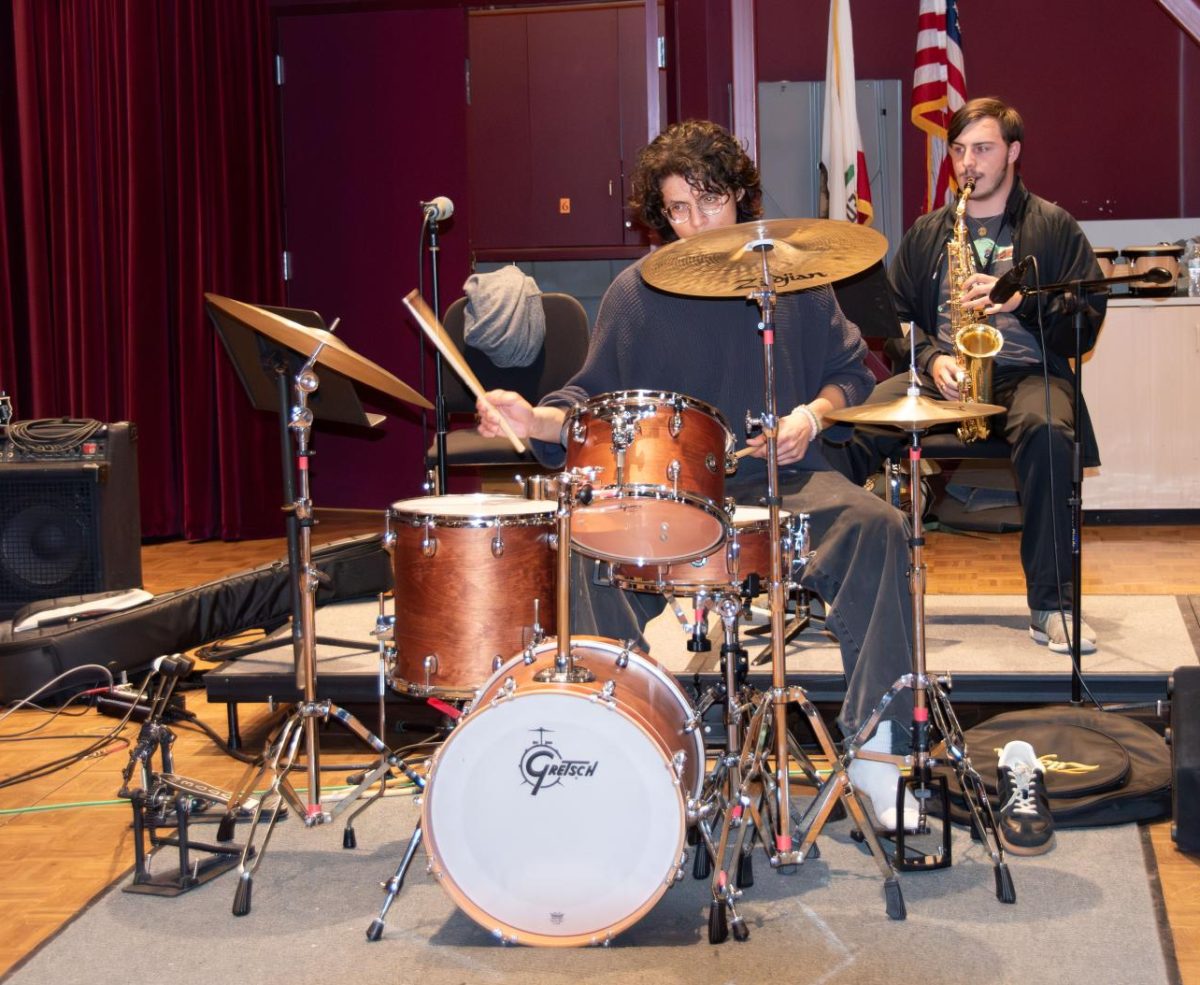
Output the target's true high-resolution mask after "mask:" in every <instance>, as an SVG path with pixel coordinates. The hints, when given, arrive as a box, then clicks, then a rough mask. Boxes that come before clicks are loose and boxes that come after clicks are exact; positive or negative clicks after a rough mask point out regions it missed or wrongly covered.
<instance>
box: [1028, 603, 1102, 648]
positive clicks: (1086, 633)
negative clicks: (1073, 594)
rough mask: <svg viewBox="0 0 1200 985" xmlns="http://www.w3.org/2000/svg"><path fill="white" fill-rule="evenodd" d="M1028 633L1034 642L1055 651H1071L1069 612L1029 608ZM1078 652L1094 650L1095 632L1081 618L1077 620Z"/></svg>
mask: <svg viewBox="0 0 1200 985" xmlns="http://www.w3.org/2000/svg"><path fill="white" fill-rule="evenodd" d="M1029 635H1030V637H1031V638H1032V639H1033V641H1034V642H1035V643H1041V644H1042V645H1043V646H1047V645H1048V646H1049V647H1050V649H1051V650H1053V651H1054V652H1055V653H1070V652H1071V613H1069V612H1059V610H1058V609H1031V610H1030V612H1029ZM1079 652H1080V653H1095V652H1096V633H1095V630H1093V629H1092V627H1091V626H1089V625H1088V624H1087V623H1086V622H1084V621H1083V620H1082V619H1081V620H1080V621H1079Z"/></svg>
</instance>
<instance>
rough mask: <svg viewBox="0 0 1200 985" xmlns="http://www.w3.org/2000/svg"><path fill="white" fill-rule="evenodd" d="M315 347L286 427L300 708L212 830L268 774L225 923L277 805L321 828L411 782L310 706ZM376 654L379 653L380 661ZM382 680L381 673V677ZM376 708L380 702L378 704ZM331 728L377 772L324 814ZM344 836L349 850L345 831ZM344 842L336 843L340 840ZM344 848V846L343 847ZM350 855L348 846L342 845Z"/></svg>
mask: <svg viewBox="0 0 1200 985" xmlns="http://www.w3.org/2000/svg"><path fill="white" fill-rule="evenodd" d="M322 348H323V345H321V346H318V347H317V348H316V349H315V350H314V352H313V353H312V355H311V356H310V358H309V359H308V361H307V362H306V363H305V364H304V366H303V367H302V368H301V370H300V371H299V372H298V373H297V374H296V377H295V380H294V385H295V391H296V403H295V405H294V406H293V408H292V411H291V422H290V425H289V426H290V427H291V428H292V430H293V431H295V433H296V463H297V473H298V476H299V483H298V487H297V489H296V494H297V495H296V500H295V502H294V503H293V504H292V511H293V515H294V516H295V517H296V522H297V526H298V528H299V531H298V534H299V535H298V551H297V564H296V567H295V570H294V571H293V577H294V578H295V579H296V580H297V584H298V586H299V592H298V593H297V594H298V598H299V606H300V611H299V613H298V614H297V615H296V617H294V618H296V621H297V623H298V624H299V627H300V632H299V643H300V646H299V659H298V660H297V665H296V684H297V686H298V687H299V689H300V691H301V695H302V696H301V700H300V701H299V702H298V703H297V704H296V705H295V706H293V708H292V710H291V712H290V713H289V714H288V715H287V717H286V718H285V719H284V720H283V722H282V723H280V725H279V727H278V729H277V731H276V732H275V733H274V734H273V735H272V736H271V738H269V739H268V740H267V746H266V749H265V750H264V752H263V757H262V760H261V762H259V763H257V764H252V765H251V766H250V767H249V768H248V769H247V770H246V772H245V774H244V775H243V777H242V780H241V781H240V783H239V784H238V786H237V788H236V792H235V793H234V795H233V797H232V799H231V800H230V802H229V806H228V808H227V809H226V812H225V816H224V817H223V818H222V819H221V824H220V827H219V828H218V834H217V839H218V841H227V840H228V839H229V838H230V837H232V833H233V824H234V821H235V820H236V818H237V812H238V810H239V808H240V807H241V806H242V804H243V803H245V801H246V800H247V799H248V798H249V796H250V794H251V792H252V791H253V790H255V789H256V788H257V786H258V784H259V782H260V781H261V780H262V779H263V778H264V777H265V776H266V775H267V774H268V773H269V774H270V775H271V782H270V785H269V787H268V790H267V793H266V794H264V796H263V797H261V798H259V801H258V804H257V805H256V806H255V808H254V812H253V814H252V815H251V818H250V827H249V830H248V831H247V834H246V843H245V846H244V847H243V849H242V854H241V859H240V861H239V863H238V885H237V891H236V893H235V894H234V900H233V915H234V916H244V915H245V914H247V913H249V912H250V898H251V887H252V884H253V878H254V873H255V872H256V871H257V870H258V867H259V865H260V864H261V863H262V860H263V857H264V855H265V854H266V850H267V845H268V844H269V843H270V840H271V834H272V832H273V831H274V830H275V825H276V823H277V822H278V820H279V817H280V812H281V811H282V809H283V805H284V803H285V802H286V803H288V804H290V805H291V806H292V808H293V809H294V810H295V811H297V813H299V815H300V816H301V817H302V818H303V819H304V824H305V825H306V826H307V827H315V826H316V825H318V824H327V823H329V822H331V821H333V820H334V818H336V817H338V816H339V815H340V814H341V813H342V812H343V811H345V810H346V809H347V808H349V806H350V805H351V804H352V803H354V801H355V800H356V799H357V798H358V797H359V796H360V794H361V792H362V791H363V790H365V789H366V788H367V787H369V786H371V785H373V784H374V782H375V781H376V780H377V779H380V778H381V777H384V776H386V774H387V773H388V771H389V769H391V768H392V767H395V768H397V769H399V770H400V771H401V772H403V773H404V774H405V775H406V776H407V777H408V778H409V779H410V780H413V782H416V777H417V774H416V773H415V772H414V771H413V770H411V769H410V768H409V767H408V765H407V764H406V763H404V761H403V760H401V759H400V758H399V757H398V756H395V755H394V754H393V753H392V752H391V750H390V749H388V747H387V745H386V744H385V743H384V742H383V740H382V739H380V738H379V737H378V736H376V735H375V734H373V733H372V732H370V731H369V730H368V729H367V728H366V727H365V726H364V725H363V724H362V723H361V722H359V721H358V719H357V718H355V717H354V716H353V715H352V714H350V713H349V712H348V711H346V710H345V709H344V708H342V707H340V706H338V705H335V704H333V703H332V702H331V701H329V700H323V701H320V700H318V699H317V655H316V636H317V634H316V593H317V587H318V583H319V577H320V572H318V570H317V569H316V567H315V566H314V565H313V563H312V524H313V508H312V499H311V495H310V483H309V469H308V466H309V457H310V456H309V450H308V444H309V442H308V439H309V434H310V432H311V430H312V423H313V412H312V409H311V408H310V407H309V406H308V397H309V395H310V394H313V393H315V392H316V391H317V389H318V388H319V386H320V380H319V379H318V377H317V374H316V373H315V372H314V371H313V366H315V365H316V361H317V357H318V356H319V355H320V352H321V349H322ZM382 659H383V654H382V650H381V660H382ZM381 673H382V671H381ZM381 706H382V698H381ZM331 717H332V718H333V720H334V721H337V722H339V723H341V724H342V725H344V726H345V727H346V728H348V729H349V730H350V731H351V732H353V733H354V734H355V735H356V736H358V738H360V739H361V740H362V741H364V742H365V743H367V745H369V746H370V747H371V748H372V749H373V750H374V751H375V752H377V753H378V754H379V757H380V758H379V762H378V763H377V765H376V766H375V767H374V768H373V769H371V770H370V771H368V772H367V774H366V776H365V777H364V778H363V780H362V782H361V783H360V784H359V785H358V786H357V787H356V788H355V789H354V790H353V791H352V792H351V794H349V795H348V796H346V797H344V798H342V799H341V800H340V801H338V803H337V804H336V805H334V807H333V808H332V810H329V811H327V810H326V809H325V808H324V806H323V805H322V803H321V786H320V768H321V767H320V747H319V742H318V735H317V726H318V722H319V721H329V719H330V718H331ZM301 739H303V740H304V756H305V768H306V770H307V776H308V789H307V798H308V799H307V802H305V801H304V800H302V799H301V798H300V795H299V793H298V792H297V791H296V789H295V787H294V786H293V785H292V783H291V780H290V779H289V776H290V774H291V772H292V771H293V770H294V769H295V768H296V760H297V757H298V756H299V754H300V743H301ZM267 803H270V804H271V805H272V806H271V809H270V815H269V817H268V819H267V827H266V832H265V834H264V835H263V839H262V846H261V847H260V848H259V849H258V850H257V852H256V851H255V849H254V837H255V835H256V834H257V832H258V827H259V823H260V822H261V820H262V814H263V807H264V804H267ZM350 831H351V833H350V834H349V836H348V839H349V841H350V842H353V829H350ZM345 838H346V836H344V839H345ZM343 843H344V844H345V843H346V842H345V840H344V842H343ZM346 847H352V844H346Z"/></svg>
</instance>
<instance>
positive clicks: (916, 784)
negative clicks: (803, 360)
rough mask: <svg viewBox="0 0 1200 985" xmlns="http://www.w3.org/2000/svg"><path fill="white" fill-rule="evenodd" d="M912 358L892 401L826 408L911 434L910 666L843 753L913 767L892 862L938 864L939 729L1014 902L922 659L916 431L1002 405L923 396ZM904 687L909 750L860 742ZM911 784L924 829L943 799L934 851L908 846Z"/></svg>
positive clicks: (946, 853) (981, 802) (991, 822)
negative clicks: (909, 710) (908, 699)
mask: <svg viewBox="0 0 1200 985" xmlns="http://www.w3.org/2000/svg"><path fill="white" fill-rule="evenodd" d="M919 394H920V386H919V383H918V381H917V376H916V369H915V363H914V364H913V366H912V367H910V382H909V387H908V391H907V393H906V395H905V396H904V397H903V398H900V399H899V400H896V401H892V402H891V403H889V404H880V405H870V404H867V405H862V406H859V407H854V408H847V409H844V410H838V411H834V412H832V413H830V414H828V415H827V416H828V417H829V418H830V419H831V420H838V421H843V422H845V421H854V422H856V423H864V424H876V425H880V424H883V425H888V426H893V427H900V428H902V429H903V430H905V431H907V432H908V433H909V435H910V436H911V443H910V446H909V456H908V461H909V487H910V490H911V497H910V498H911V514H910V520H911V524H912V536H911V539H910V540H909V553H910V557H911V563H910V566H909V591H910V595H911V597H912V616H913V639H912V652H913V673H912V674H906V675H904V676H903V677H901V678H900V679H899V680H897V681H896V682H895V683H894V684H893V685H892V687H891V688H890V689H889V691H888V692H887V693H886V694H885V695H884V696H883V697H882V698H881V699H880V702H879V704H878V705H877V706H876V707H875V710H874V711H873V712H872V713H871V715H870V716H869V717H868V719H867V720H866V721H865V722H864V723H863V724H862V725H861V726H860V728H859V729H858V731H857V732H856V733H855V734H854V735H853V736H851V737H850V738H849V739H848V740H847V743H846V746H847V752H846V755H845V759H846V760H847V761H849V760H851V759H853V758H855V757H856V756H857V757H862V758H865V759H872V760H877V761H880V762H892V763H896V764H897V765H899V766H901V767H910V771H909V772H908V774H907V775H905V774H904V773H903V772H902V773H901V776H900V780H899V782H898V783H897V789H896V805H897V817H898V818H900V819H901V823H900V824H899V825H898V827H897V830H896V834H895V851H894V853H893V855H892V861H893V864H894V865H895V867H896V868H897V869H899V870H900V871H919V870H928V869H939V868H945V867H946V866H949V865H950V864H951V862H952V854H951V841H950V810H949V794H948V791H947V785H946V777H945V776H944V775H935V774H934V768H935V767H936V766H939V765H943V764H942V763H939V762H938V761H937V760H936V759H935V758H934V756H933V755H932V753H931V749H932V738H931V731H934V730H936V732H937V733H938V734H940V735H941V736H942V737H943V739H944V740H945V748H946V759H947V762H946V764H945V765H948V766H949V767H950V768H952V769H954V771H955V773H956V774H957V776H958V780H959V784H960V785H961V787H962V791H963V799H964V801H965V802H966V805H967V809H968V812H969V814H970V817H971V825H972V829H973V830H974V833H975V835H976V836H977V837H978V839H979V841H980V842H982V844H983V845H984V846H985V848H986V850H987V852H988V855H989V856H990V858H991V860H992V866H993V870H994V874H995V883H996V898H997V899H999V900H1000V902H1002V903H1015V902H1016V899H1017V896H1016V889H1015V888H1014V886H1013V881H1012V874H1011V873H1010V872H1009V869H1008V864H1007V863H1006V862H1005V861H1004V848H1003V846H1002V845H1001V843H1000V837H999V833H998V830H997V827H996V819H995V816H994V814H993V813H992V807H991V803H990V802H989V800H988V796H987V791H986V789H985V787H984V784H983V780H982V778H981V777H980V776H979V774H978V773H977V772H976V770H975V768H974V767H973V766H972V765H971V760H970V758H969V757H968V755H967V749H966V742H965V739H964V737H963V734H962V728H961V726H960V725H959V723H958V718H957V716H956V715H955V714H954V709H953V708H952V706H951V704H950V698H949V689H948V686H947V683H948V682H947V681H945V680H943V679H941V678H938V677H936V676H933V675H930V674H928V673H927V672H926V665H925V562H924V543H925V534H924V527H923V513H924V504H923V496H922V480H921V435H922V433H924V431H925V430H926V429H927V427H928V426H929V425H930V424H933V423H946V422H948V421H952V420H955V419H957V418H959V417H961V419H962V420H968V419H971V418H975V417H980V416H991V415H993V414H997V413H1002V412H1003V410H1004V408H1003V407H1000V406H997V405H995V404H980V403H970V404H952V403H948V404H943V405H939V404H938V403H937V402H936V401H932V400H928V399H927V398H925V397H921V396H920V395H919ZM905 688H907V689H910V690H911V691H912V695H913V719H912V754H911V755H908V756H892V755H887V754H884V753H882V752H879V753H876V752H870V751H864V750H863V749H862V744H863V742H865V741H866V740H867V739H868V738H869V737H870V736H871V734H872V733H873V732H874V730H875V727H876V726H877V725H878V723H879V721H880V720H881V719H882V717H883V714H884V711H885V709H886V708H887V706H888V705H889V704H890V703H891V701H892V700H893V698H894V697H895V695H896V694H898V693H899V692H900V691H901V690H904V689H905ZM906 791H907V792H910V793H911V794H912V796H913V797H914V799H915V800H916V802H917V807H918V826H917V830H918V832H920V833H925V832H928V830H929V818H930V816H931V813H932V812H931V811H930V806H931V801H933V799H934V798H937V800H938V802H939V804H940V810H939V811H938V812H937V813H938V814H939V815H940V821H941V825H942V837H941V839H940V847H938V848H937V849H935V850H934V851H929V852H922V851H915V852H914V851H910V844H909V842H910V837H909V835H908V834H907V833H906V832H905V830H904V828H905V825H904V823H903V820H902V819H903V817H904V802H905V793H906Z"/></svg>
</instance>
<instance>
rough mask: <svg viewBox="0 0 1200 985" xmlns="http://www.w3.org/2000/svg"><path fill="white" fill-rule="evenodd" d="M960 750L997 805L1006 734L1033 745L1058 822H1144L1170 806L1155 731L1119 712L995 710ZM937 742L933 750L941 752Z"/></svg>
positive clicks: (959, 817)
mask: <svg viewBox="0 0 1200 985" xmlns="http://www.w3.org/2000/svg"><path fill="white" fill-rule="evenodd" d="M965 737H966V742H967V755H968V757H969V758H970V760H971V764H972V765H973V766H974V767H975V769H976V771H977V772H978V773H979V775H980V777H981V778H982V780H983V783H984V786H985V787H986V789H987V792H988V798H989V800H990V801H991V803H992V807H993V808H994V809H997V810H998V809H999V807H1000V803H999V797H998V795H997V778H996V766H997V763H998V761H999V759H1000V751H1001V750H1002V749H1003V748H1004V746H1005V744H1006V743H1007V742H1009V741H1010V740H1013V739H1022V740H1024V741H1025V742H1028V743H1029V744H1030V745H1031V746H1033V751H1034V753H1035V755H1037V756H1038V758H1039V759H1040V760H1041V761H1042V763H1043V765H1044V766H1045V774H1044V775H1045V783H1046V794H1047V797H1048V798H1049V801H1050V812H1051V814H1053V815H1054V823H1055V825H1056V826H1057V827H1060V828H1068V827H1092V826H1099V825H1106V824H1124V823H1126V822H1128V821H1148V820H1153V819H1155V818H1160V817H1166V816H1168V815H1169V814H1170V811H1171V757H1170V753H1169V752H1168V749H1167V744H1166V741H1165V740H1164V738H1163V736H1161V735H1159V734H1158V733H1157V732H1156V731H1154V729H1152V728H1150V727H1149V726H1147V725H1143V724H1142V723H1141V722H1138V721H1135V720H1134V719H1132V718H1129V717H1127V716H1125V715H1120V714H1115V713H1111V712H1100V711H1095V710H1093V709H1090V708H1073V707H1062V706H1049V707H1044V708H1030V709H1026V710H1022V711H1013V712H1006V713H1004V714H1002V715H997V716H996V717H995V718H991V719H989V720H988V721H986V722H984V723H983V724H982V725H977V726H976V727H975V728H972V729H969V730H968V731H967V732H966V733H965ZM943 754H944V750H943V749H941V748H938V749H937V750H935V755H936V756H938V757H941V756H943ZM943 772H944V773H945V775H946V777H947V782H948V784H949V787H950V816H951V819H952V820H954V821H956V822H957V823H959V824H969V823H970V821H969V817H968V814H967V811H966V807H965V804H964V802H963V799H962V790H961V787H960V786H959V785H958V780H957V777H956V776H955V774H954V772H953V771H952V770H950V769H949V768H948V767H947V768H944V769H943Z"/></svg>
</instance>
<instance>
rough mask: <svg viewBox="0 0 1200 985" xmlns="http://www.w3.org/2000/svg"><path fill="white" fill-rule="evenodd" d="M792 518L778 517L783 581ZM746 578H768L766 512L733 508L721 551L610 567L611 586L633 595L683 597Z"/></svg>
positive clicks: (790, 552)
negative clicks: (678, 559) (679, 559)
mask: <svg viewBox="0 0 1200 985" xmlns="http://www.w3.org/2000/svg"><path fill="white" fill-rule="evenodd" d="M800 519H803V518H802V517H794V516H793V515H792V514H791V513H789V512H788V511H787V510H781V511H780V513H779V535H780V545H781V551H782V556H783V572H784V575H785V577H786V575H787V573H788V571H789V570H790V568H791V564H792V558H793V557H794V556H795V555H796V553H797V547H798V545H797V544H795V543H794V541H795V540H796V539H797V535H796V534H795V521H797V520H800ZM750 575H758V576H759V578H761V579H762V580H763V581H764V582H765V581H766V580H767V579H768V578H769V577H770V575H771V513H770V511H769V510H767V509H765V508H764V507H761V506H738V507H736V508H735V509H734V512H733V519H732V520H731V521H730V522H729V526H728V528H727V536H726V538H725V549H724V550H717V551H714V552H713V553H712V554H709V555H707V556H706V557H702V558H696V559H695V560H693V561H686V562H682V563H679V564H659V565H653V564H648V565H635V564H619V565H615V566H614V567H613V573H612V580H613V584H614V585H616V586H618V587H619V588H625V589H629V590H631V591H635V592H664V591H669V592H671V594H673V595H678V596H681V597H685V598H686V597H689V596H695V595H702V594H706V593H708V592H712V591H715V590H720V589H729V588H733V587H735V586H739V585H741V584H742V582H744V581H745V580H746V579H747V578H748V577H749V576H750Z"/></svg>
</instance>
